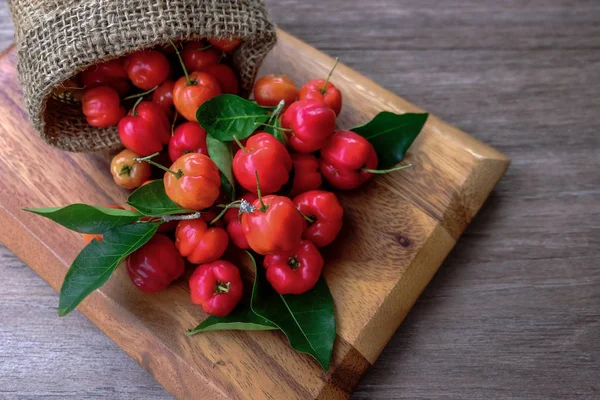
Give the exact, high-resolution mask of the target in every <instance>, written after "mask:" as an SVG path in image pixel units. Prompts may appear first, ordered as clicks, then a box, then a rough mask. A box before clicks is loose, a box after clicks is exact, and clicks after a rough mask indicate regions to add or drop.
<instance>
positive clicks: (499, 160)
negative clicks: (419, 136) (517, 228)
mask: <svg viewBox="0 0 600 400" xmlns="http://www.w3.org/2000/svg"><path fill="white" fill-rule="evenodd" d="M509 163H510V161H509V159H508V158H507V157H505V156H504V155H503V154H501V153H497V155H496V156H494V157H493V158H485V157H484V158H480V159H479V161H478V163H477V164H476V167H475V168H474V169H473V170H472V172H471V174H469V176H468V177H467V178H466V179H465V181H464V183H463V185H462V186H461V188H460V193H464V192H465V191H466V192H471V191H472V190H473V189H474V188H475V189H477V190H475V192H474V193H477V194H478V196H476V198H475V202H470V203H471V204H469V205H467V204H464V201H465V199H466V197H465V196H464V195H459V194H457V197H458V198H457V203H460V204H461V206H460V207H462V208H465V209H468V210H470V212H471V215H470V216H469V217H468V219H469V220H468V221H465V224H464V225H463V226H464V228H466V227H467V226H468V224H469V223H470V221H471V219H472V218H473V217H474V216H475V215H476V214H477V212H478V211H479V210H480V208H481V207H482V206H483V204H484V203H485V200H486V199H487V198H488V197H489V195H490V194H491V192H492V190H493V189H494V187H495V186H496V184H497V183H498V181H499V180H500V179H501V177H502V176H503V175H504V172H505V171H506V169H507V168H508V166H509ZM457 193H458V192H457ZM444 218H445V217H444ZM447 225H448V224H446V223H444V219H442V220H440V221H438V225H437V226H436V227H435V229H434V230H433V232H432V233H431V235H430V236H429V237H428V238H427V241H426V242H425V244H424V245H423V246H422V247H421V248H420V249H419V251H418V253H417V254H416V256H415V258H414V259H413V260H412V262H411V263H410V265H409V267H408V269H407V270H406V272H405V273H404V274H402V276H401V277H400V278H399V279H398V281H397V282H396V283H395V284H394V286H393V287H392V289H391V290H390V292H389V293H388V294H387V295H386V297H385V300H384V301H383V302H382V304H381V306H380V308H379V309H378V310H377V312H376V314H375V315H373V318H371V319H370V320H369V322H368V323H367V324H366V326H365V327H364V328H363V330H362V331H361V333H360V334H359V336H358V338H357V339H356V341H355V342H354V344H353V345H354V347H355V348H356V349H357V350H358V351H359V352H360V353H361V354H362V355H363V356H364V357H365V358H366V359H367V360H368V361H369V362H370V363H371V364H373V363H375V361H376V360H377V358H378V357H379V355H380V354H381V352H382V351H383V349H384V348H385V346H386V345H387V343H388V342H389V341H390V339H391V338H392V336H393V335H394V333H395V332H396V330H397V329H398V327H399V326H400V324H401V323H402V321H404V318H406V316H407V315H408V312H409V311H410V310H411V308H412V307H413V305H414V304H415V303H416V301H417V299H418V298H419V296H420V295H421V293H422V292H423V290H425V288H426V287H427V285H428V284H429V282H430V281H431V279H432V278H433V276H434V275H435V273H436V272H437V270H438V269H439V267H440V266H441V265H442V263H443V262H444V260H445V259H446V257H447V256H448V254H449V253H450V251H451V250H452V249H453V248H454V246H455V245H456V242H457V239H458V238H459V237H460V235H461V234H462V231H463V230H464V228H463V229H462V230H461V231H460V232H458V235H456V232H451V231H449V230H448V228H447ZM408 282H410V286H409V284H408ZM399 305H402V306H403V307H399ZM390 321H394V323H390Z"/></svg>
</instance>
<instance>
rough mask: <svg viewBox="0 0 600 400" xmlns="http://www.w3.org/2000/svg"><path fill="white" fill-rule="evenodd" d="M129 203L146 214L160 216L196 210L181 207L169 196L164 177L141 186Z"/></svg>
mask: <svg viewBox="0 0 600 400" xmlns="http://www.w3.org/2000/svg"><path fill="white" fill-rule="evenodd" d="M127 204H129V205H130V206H132V207H133V208H135V209H136V210H138V211H139V212H141V213H142V214H144V215H148V216H151V217H160V216H162V215H172V214H187V213H193V212H195V211H194V210H188V209H185V208H181V207H179V206H178V205H177V204H175V203H174V202H173V200H171V199H170V198H169V196H167V193H166V192H165V184H164V182H163V180H162V179H157V180H155V181H152V182H150V183H148V184H147V185H144V186H141V187H140V188H138V189H137V190H136V191H135V192H133V193H131V194H130V195H129V198H128V199H127Z"/></svg>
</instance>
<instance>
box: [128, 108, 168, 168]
mask: <svg viewBox="0 0 600 400" xmlns="http://www.w3.org/2000/svg"><path fill="white" fill-rule="evenodd" d="M132 111H134V110H132ZM118 130H119V138H120V139H121V143H123V146H125V147H127V148H128V149H129V150H131V151H133V152H135V153H137V154H139V155H140V156H142V157H145V156H149V155H151V154H154V153H156V152H159V151H161V150H162V148H163V145H165V144H167V143H169V140H170V139H171V134H170V131H171V126H170V124H169V120H168V119H167V117H166V115H165V113H164V112H163V110H162V109H161V108H160V106H159V105H158V104H156V103H153V102H150V101H142V102H141V103H140V104H138V105H137V107H136V108H135V115H133V113H132V112H131V111H130V112H129V115H127V116H126V117H124V118H123V119H121V121H120V122H119V129H118Z"/></svg>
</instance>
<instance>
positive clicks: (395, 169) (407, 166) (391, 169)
mask: <svg viewBox="0 0 600 400" xmlns="http://www.w3.org/2000/svg"><path fill="white" fill-rule="evenodd" d="M412 166H413V165H412V164H408V165H402V166H401V167H396V168H390V169H369V168H363V169H361V171H363V172H368V173H370V174H379V175H383V174H388V173H390V172H395V171H400V170H401V169H405V168H412Z"/></svg>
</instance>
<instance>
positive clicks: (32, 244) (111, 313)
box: [0, 205, 230, 400]
mask: <svg viewBox="0 0 600 400" xmlns="http://www.w3.org/2000/svg"><path fill="white" fill-rule="evenodd" d="M0 218H2V221H4V223H3V224H2V225H1V226H0V242H1V243H2V244H4V245H5V246H6V247H7V248H8V249H9V250H10V251H11V252H13V253H14V254H15V255H17V256H18V257H19V258H20V259H21V260H22V261H23V262H24V263H25V264H26V265H28V266H29V267H30V268H31V269H32V270H33V271H35V272H36V273H37V274H38V275H39V276H40V277H41V278H42V279H43V280H44V281H46V282H47V283H48V284H49V285H50V286H51V287H52V288H53V289H54V290H55V291H56V292H59V291H60V286H57V285H56V284H55V283H57V282H62V278H61V279H57V278H56V277H54V276H51V275H49V274H45V273H43V272H42V271H41V270H40V269H38V268H37V267H36V266H37V265H39V263H40V262H42V259H53V260H55V262H56V264H57V266H56V268H52V270H53V271H55V270H59V269H61V270H64V271H66V267H68V264H67V263H66V261H65V260H62V259H61V258H60V257H58V256H57V255H56V253H54V252H53V251H52V249H50V248H48V247H47V246H45V245H44V244H43V242H42V241H41V240H39V238H37V237H36V236H35V235H34V234H33V233H32V232H31V231H30V230H29V229H27V227H26V226H24V225H23V224H22V223H21V222H20V221H19V220H18V219H16V218H15V217H14V216H13V215H12V214H11V213H10V212H9V211H8V210H7V209H6V208H4V207H3V206H2V205H0ZM10 220H12V223H11V222H8V221H10ZM58 264H60V265H58ZM56 301H57V304H58V299H56ZM77 311H79V312H81V314H83V315H84V316H85V317H86V318H87V319H89V320H90V321H91V322H92V323H93V324H94V325H95V326H97V327H98V329H100V330H101V331H102V332H103V333H104V334H105V335H106V336H108V337H109V338H110V339H111V340H112V341H113V342H115V343H116V344H117V345H118V346H119V347H120V348H121V349H122V350H123V351H125V352H126V353H127V354H128V355H129V356H130V357H131V358H133V359H134V360H135V361H136V362H137V363H138V364H140V365H141V366H142V367H143V368H144V369H145V370H146V371H147V372H148V373H149V374H150V375H152V376H153V377H154V378H155V379H156V380H157V382H159V383H160V384H161V385H162V386H164V387H165V389H167V391H169V393H171V394H172V395H173V396H175V397H176V398H194V397H195V394H197V393H205V394H207V395H210V398H211V399H215V400H221V399H222V400H225V399H229V398H230V397H229V396H228V395H226V394H225V393H224V392H223V391H222V390H221V389H220V388H218V387H216V386H215V385H214V384H212V383H211V381H210V380H209V379H207V377H205V376H202V375H200V374H198V373H195V372H196V371H194V369H193V368H188V367H189V366H188V365H187V364H186V363H185V361H183V360H181V359H180V358H179V356H178V355H177V354H175V353H173V352H172V351H171V350H170V349H169V348H166V347H165V346H164V344H163V343H162V341H161V340H159V339H158V338H157V337H156V336H155V335H154V334H153V333H152V332H151V331H150V330H149V329H148V328H146V327H144V326H140V325H136V326H135V327H124V326H123V324H124V323H125V322H126V321H128V320H127V318H125V317H123V315H124V314H125V313H126V311H125V310H123V309H122V307H120V306H119V305H118V304H117V303H115V302H114V301H113V300H111V299H110V298H108V297H107V296H106V295H104V294H103V293H102V292H101V291H98V290H96V291H94V292H93V293H92V294H90V295H89V296H88V297H87V298H86V300H85V301H84V302H82V303H81V304H80V305H79V306H78V307H77ZM57 318H59V317H58V316H57ZM66 318H68V317H66ZM127 332H131V333H132V334H129V335H128V334H127ZM132 338H135V339H136V340H140V339H143V341H144V344H143V345H140V343H139V342H137V343H136V344H135V345H133V343H132ZM128 343H130V344H131V346H130V345H128ZM159 348H161V349H164V351H162V352H156V351H154V349H159ZM150 353H152V354H155V355H156V354H159V355H161V357H158V358H155V357H149V354H150ZM163 355H165V356H163ZM184 369H185V370H184ZM187 371H189V372H187ZM189 373H194V374H195V376H194V377H193V378H192V379H183V377H184V376H186V375H188V376H189Z"/></svg>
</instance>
